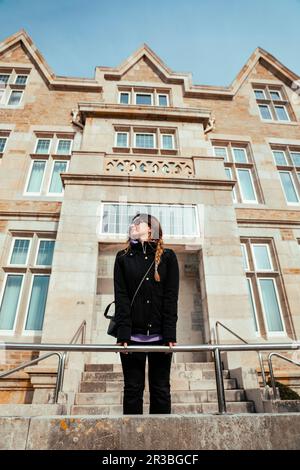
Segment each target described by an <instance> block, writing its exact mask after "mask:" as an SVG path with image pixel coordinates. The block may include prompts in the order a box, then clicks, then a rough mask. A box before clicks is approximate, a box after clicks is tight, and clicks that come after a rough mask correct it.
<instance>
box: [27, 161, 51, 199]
mask: <svg viewBox="0 0 300 470" xmlns="http://www.w3.org/2000/svg"><path fill="white" fill-rule="evenodd" d="M40 161H43V162H45V163H46V164H45V168H44V174H43V178H42V181H41V189H40V191H39V192H36V193H33V192H30V191H27V188H28V184H29V180H30V176H31V172H32V168H33V165H34V162H40ZM47 171H48V160H47V159H46V158H45V159H43V158H32V159H31V162H30V167H29V172H28V175H27V178H26V183H25V190H24V193H23V194H24V195H26V196H27V195H28V196H40V195H41V194H42V192H43V186H44V181H45V176H46V173H47Z"/></svg>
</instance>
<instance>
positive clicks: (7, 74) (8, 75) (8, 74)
mask: <svg viewBox="0 0 300 470" xmlns="http://www.w3.org/2000/svg"><path fill="white" fill-rule="evenodd" d="M0 75H4V76H6V77H8V80H7V82H0V86H1V85H4V86H5V87H6V85H7V84H8V83H9V79H10V76H11V73H0Z"/></svg>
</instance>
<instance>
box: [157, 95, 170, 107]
mask: <svg viewBox="0 0 300 470" xmlns="http://www.w3.org/2000/svg"><path fill="white" fill-rule="evenodd" d="M158 106H169V102H168V95H161V94H159V95H158Z"/></svg>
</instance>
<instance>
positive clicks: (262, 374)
mask: <svg viewBox="0 0 300 470" xmlns="http://www.w3.org/2000/svg"><path fill="white" fill-rule="evenodd" d="M219 325H220V326H222V328H224V329H225V330H227V331H228V332H229V333H231V334H232V335H233V336H235V337H236V338H238V339H239V340H240V341H242V342H243V343H244V344H249V343H248V341H246V340H245V339H244V338H242V337H241V336H239V335H238V334H237V333H235V332H234V331H233V330H231V329H230V328H228V326H226V325H224V323H221V322H220V321H217V322H216V325H215V330H216V339H217V343H219V342H220V338H219V330H218V326H219ZM257 355H258V361H259V366H260V372H261V378H262V382H263V386H264V387H266V386H267V379H266V372H265V368H264V360H263V356H262V353H261V351H257Z"/></svg>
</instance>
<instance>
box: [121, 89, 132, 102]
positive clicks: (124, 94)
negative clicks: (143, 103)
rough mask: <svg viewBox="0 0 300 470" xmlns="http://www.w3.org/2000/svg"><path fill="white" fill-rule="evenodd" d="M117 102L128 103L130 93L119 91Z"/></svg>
mask: <svg viewBox="0 0 300 470" xmlns="http://www.w3.org/2000/svg"><path fill="white" fill-rule="evenodd" d="M119 103H120V104H129V103H130V93H129V92H127V91H126V92H125V91H124V92H123V91H121V92H120V93H119Z"/></svg>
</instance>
